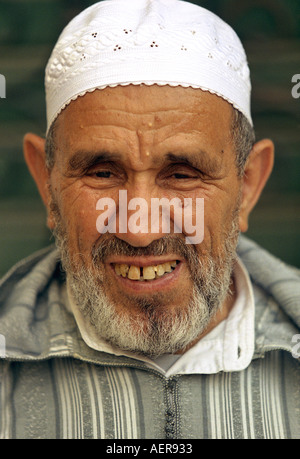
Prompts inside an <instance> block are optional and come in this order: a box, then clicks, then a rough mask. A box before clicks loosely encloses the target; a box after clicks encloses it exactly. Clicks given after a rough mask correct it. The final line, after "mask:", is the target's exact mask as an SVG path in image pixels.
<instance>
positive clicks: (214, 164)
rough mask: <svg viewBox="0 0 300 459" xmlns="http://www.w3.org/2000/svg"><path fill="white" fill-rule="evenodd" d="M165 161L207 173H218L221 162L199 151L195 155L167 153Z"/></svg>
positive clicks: (203, 151)
mask: <svg viewBox="0 0 300 459" xmlns="http://www.w3.org/2000/svg"><path fill="white" fill-rule="evenodd" d="M166 159H167V160H168V161H169V162H171V163H178V162H180V163H184V164H186V165H188V166H190V167H193V168H195V169H198V170H200V171H201V170H202V169H203V168H205V169H206V170H207V171H209V172H218V171H219V170H220V168H221V164H222V163H221V161H218V160H217V159H216V158H211V156H210V155H209V154H208V153H207V152H206V151H205V150H199V151H198V152H197V153H193V154H185V153H179V154H175V153H168V154H167V155H166Z"/></svg>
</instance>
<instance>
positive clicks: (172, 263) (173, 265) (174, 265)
mask: <svg viewBox="0 0 300 459" xmlns="http://www.w3.org/2000/svg"><path fill="white" fill-rule="evenodd" d="M170 265H171V267H172V268H176V265H177V263H176V260H174V261H171V263H170Z"/></svg>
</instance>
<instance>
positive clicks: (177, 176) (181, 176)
mask: <svg viewBox="0 0 300 459" xmlns="http://www.w3.org/2000/svg"><path fill="white" fill-rule="evenodd" d="M172 177H174V178H175V179H193V178H196V177H195V176H192V174H183V173H179V172H176V173H174V174H172Z"/></svg>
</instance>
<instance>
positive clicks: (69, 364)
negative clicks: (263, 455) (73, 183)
mask: <svg viewBox="0 0 300 459" xmlns="http://www.w3.org/2000/svg"><path fill="white" fill-rule="evenodd" d="M239 255H240V257H241V258H242V260H243V262H244V264H245V265H246V267H247V269H248V271H249V273H250V276H251V279H252V283H253V288H254V295H255V304H256V318H255V320H256V336H255V353H254V357H253V361H252V363H251V364H250V365H249V367H248V368H247V369H246V370H244V371H241V372H233V373H225V372H220V373H218V374H212V375H202V374H199V375H197V374H196V375H175V376H172V377H171V378H169V379H168V378H166V377H164V376H163V375H162V374H161V373H159V372H157V371H155V370H154V369H149V368H148V367H146V365H144V364H143V363H142V362H140V361H137V360H135V359H131V358H127V357H119V356H114V355H110V354H106V353H102V352H97V351H95V350H93V349H90V348H89V347H88V346H87V345H86V344H85V343H84V341H83V340H82V339H81V337H80V334H79V331H78V329H77V326H76V323H75V322H74V319H73V317H72V316H71V315H70V314H69V313H68V312H67V311H66V309H65V308H64V305H63V304H62V301H63V299H62V295H61V289H62V286H63V282H64V279H63V276H62V273H61V271H60V265H59V261H58V259H57V253H56V251H55V250H54V249H53V248H48V249H45V250H44V251H41V252H39V253H38V254H35V255H34V256H32V257H30V258H28V259H26V260H24V261H22V262H20V263H19V264H18V265H17V266H15V267H14V268H13V269H12V270H11V271H10V272H9V273H8V274H7V275H6V276H5V277H4V279H3V280H2V281H1V284H0V357H1V359H0V438H4V439H13V438H17V439H30V438H34V439H40V438H42V439H45V438H50V439H52V438H55V439H60V438H63V439H68V438H70V439H74V438H76V439H80V438H85V439H89V438H99V439H168V438H169V439H198V438H204V439H215V438H220V439H222V438H226V439H238V438H240V439H247V438H249V439H258V438H264V439H277V438H278V439H281V438H293V439H296V438H300V391H299V383H300V365H299V355H300V331H299V327H300V285H299V272H298V271H297V270H295V269H293V268H290V267H288V266H286V265H285V264H283V263H282V262H280V261H279V260H277V259H275V258H274V257H273V256H272V255H270V254H269V253H267V252H266V251H264V250H263V249H261V248H260V247H258V246H257V245H256V244H255V243H253V242H251V241H249V240H248V239H245V238H243V237H242V238H241V240H240V243H239Z"/></svg>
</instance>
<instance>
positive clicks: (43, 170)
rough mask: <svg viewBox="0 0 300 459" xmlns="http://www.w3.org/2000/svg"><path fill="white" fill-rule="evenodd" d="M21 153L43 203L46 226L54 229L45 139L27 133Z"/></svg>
mask: <svg viewBox="0 0 300 459" xmlns="http://www.w3.org/2000/svg"><path fill="white" fill-rule="evenodd" d="M23 151H24V157H25V161H26V163H27V166H28V169H29V171H30V173H31V175H32V177H33V179H34V181H35V183H36V185H37V188H38V190H39V193H40V195H41V198H42V200H43V203H44V204H45V207H46V209H47V213H48V219H47V225H48V227H49V228H50V229H52V228H53V227H54V222H53V221H52V219H51V217H49V215H50V206H49V204H50V194H49V188H48V184H49V179H50V174H49V170H48V168H47V166H46V153H45V139H43V138H42V137H39V136H38V135H35V134H32V133H28V134H26V135H25V137H24V141H23Z"/></svg>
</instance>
